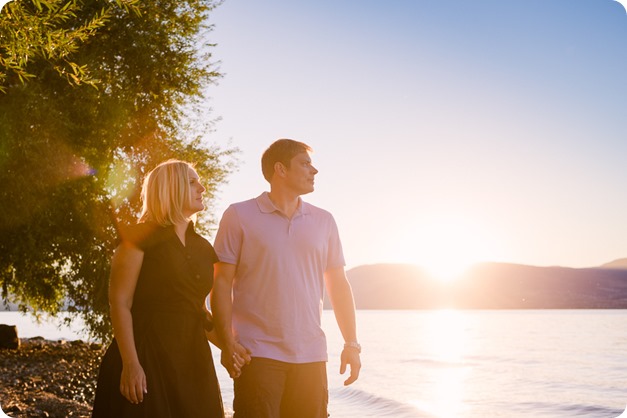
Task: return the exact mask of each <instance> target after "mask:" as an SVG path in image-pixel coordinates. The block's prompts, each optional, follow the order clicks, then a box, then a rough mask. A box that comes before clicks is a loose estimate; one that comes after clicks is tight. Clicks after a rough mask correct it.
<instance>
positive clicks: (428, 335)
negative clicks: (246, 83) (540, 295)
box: [0, 310, 627, 418]
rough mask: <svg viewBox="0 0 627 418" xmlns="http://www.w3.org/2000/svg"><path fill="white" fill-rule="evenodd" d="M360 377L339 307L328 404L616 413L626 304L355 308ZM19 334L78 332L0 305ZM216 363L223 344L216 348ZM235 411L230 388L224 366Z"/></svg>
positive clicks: (622, 400) (454, 413) (348, 415)
mask: <svg viewBox="0 0 627 418" xmlns="http://www.w3.org/2000/svg"><path fill="white" fill-rule="evenodd" d="M357 318H358V335H359V339H360V342H361V344H362V347H363V353H362V362H363V368H362V371H361V376H360V379H359V380H358V381H357V382H356V383H354V384H353V385H351V386H349V387H344V386H343V381H344V379H345V377H343V376H340V375H339V373H338V370H339V354H340V351H341V348H342V344H343V341H342V339H341V336H340V333H339V331H338V329H337V325H336V324H335V319H334V317H333V313H332V312H329V311H325V312H324V315H323V327H324V329H325V331H326V332H327V338H328V345H329V356H330V358H329V366H328V368H329V370H328V371H329V391H330V405H329V412H330V414H331V417H332V418H361V417H395V418H404V417H438V418H485V417H507V418H516V417H529V418H531V417H534V418H542V417H546V418H559V417H564V418H566V417H569V418H570V417H590V418H616V417H618V416H619V415H621V413H622V412H623V411H624V410H625V405H626V404H627V361H626V358H627V310H499V311H490V310H476V311H475V310H470V311H455V310H442V311H365V310H361V311H358V312H357ZM0 323H5V324H16V325H18V328H19V333H20V337H22V338H28V337H33V336H37V335H41V336H43V337H45V338H48V339H59V338H64V339H77V338H81V337H82V336H81V335H80V333H79V332H77V331H76V330H78V329H80V325H79V324H77V325H76V327H75V329H67V328H61V329H57V328H56V327H55V325H53V324H44V325H42V326H36V325H33V324H32V321H31V320H30V318H28V317H23V316H20V315H19V314H17V313H15V312H0ZM214 356H215V358H216V364H219V360H218V357H219V352H218V350H216V349H214ZM218 375H219V379H220V382H221V385H222V390H223V396H224V400H225V403H226V406H227V409H229V410H230V406H231V402H232V398H233V391H232V384H231V381H230V379H229V378H228V375H227V374H226V373H225V372H224V370H223V369H222V368H221V366H218Z"/></svg>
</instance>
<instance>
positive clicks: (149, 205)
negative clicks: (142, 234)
mask: <svg viewBox="0 0 627 418" xmlns="http://www.w3.org/2000/svg"><path fill="white" fill-rule="evenodd" d="M190 168H193V166H192V165H191V164H190V163H187V162H185V161H179V160H174V159H172V160H167V161H164V162H162V163H161V164H159V165H158V166H156V167H155V168H153V169H152V171H150V173H148V174H147V175H146V177H145V178H144V182H143V184H142V192H141V200H142V213H141V216H140V217H139V221H140V222H146V221H153V222H156V223H158V224H159V225H162V226H167V225H174V224H176V223H180V222H185V221H187V220H188V218H187V217H186V216H185V215H184V214H183V207H184V205H185V203H186V202H189V201H190V200H191V193H190V190H189V169H190Z"/></svg>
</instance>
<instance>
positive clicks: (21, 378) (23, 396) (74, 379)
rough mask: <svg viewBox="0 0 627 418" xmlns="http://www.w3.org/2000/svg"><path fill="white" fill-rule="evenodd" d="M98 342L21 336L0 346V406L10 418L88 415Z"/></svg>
mask: <svg viewBox="0 0 627 418" xmlns="http://www.w3.org/2000/svg"><path fill="white" fill-rule="evenodd" d="M103 354H104V351H103V347H102V345H101V344H95V343H89V342H84V341H81V340H77V341H65V340H59V341H50V340H45V339H43V338H41V337H35V338H26V339H22V340H21V344H20V347H19V348H18V349H0V406H1V407H2V410H3V411H4V413H5V414H7V415H8V416H9V417H11V418H27V417H28V418H40V417H46V418H66V417H75V418H87V417H90V416H91V405H92V402H93V397H94V392H95V389H96V379H97V376H98V367H99V366H100V360H101V358H102V355H103Z"/></svg>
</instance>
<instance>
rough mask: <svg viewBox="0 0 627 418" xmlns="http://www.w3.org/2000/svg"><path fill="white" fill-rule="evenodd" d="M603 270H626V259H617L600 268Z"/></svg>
mask: <svg viewBox="0 0 627 418" xmlns="http://www.w3.org/2000/svg"><path fill="white" fill-rule="evenodd" d="M601 268H604V269H627V258H619V259H618V260H614V261H610V262H609V263H605V264H603V265H602V266H601Z"/></svg>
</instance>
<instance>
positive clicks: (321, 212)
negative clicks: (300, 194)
mask: <svg viewBox="0 0 627 418" xmlns="http://www.w3.org/2000/svg"><path fill="white" fill-rule="evenodd" d="M302 203H303V209H304V213H310V214H312V215H314V216H319V217H322V218H330V219H333V214H332V213H331V212H329V211H328V210H326V209H323V208H321V207H319V206H316V205H313V204H311V203H309V202H305V201H303V202H302Z"/></svg>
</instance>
